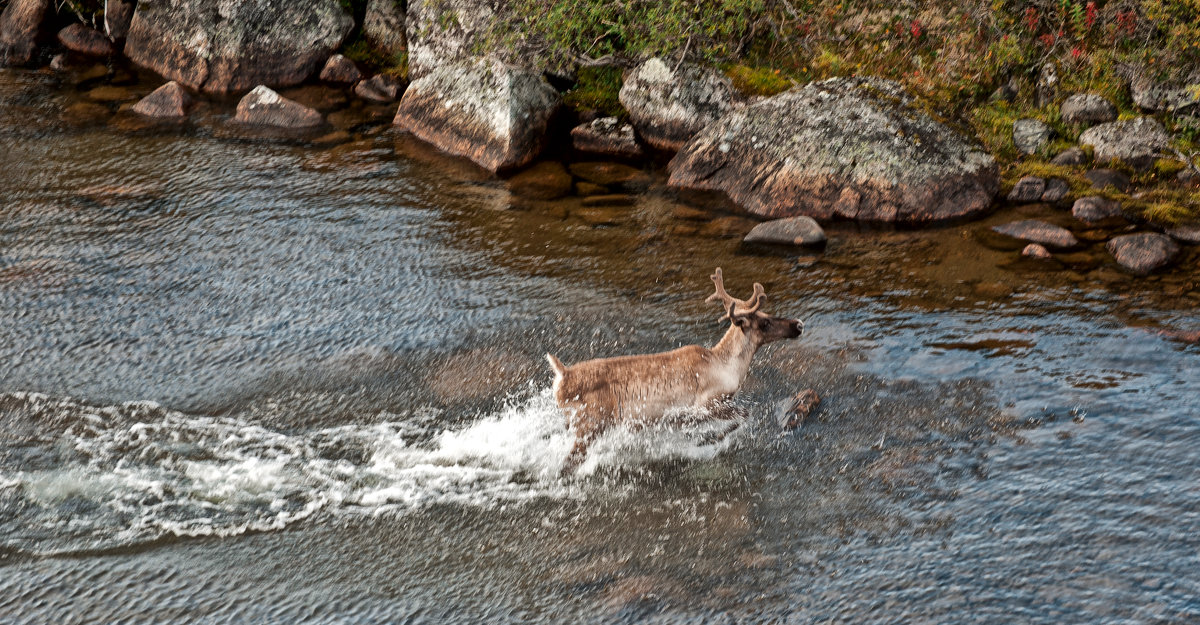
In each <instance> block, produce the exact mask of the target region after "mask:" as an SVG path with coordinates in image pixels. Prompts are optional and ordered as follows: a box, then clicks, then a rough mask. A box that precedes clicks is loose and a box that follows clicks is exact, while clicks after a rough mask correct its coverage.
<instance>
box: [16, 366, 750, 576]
mask: <svg viewBox="0 0 1200 625" xmlns="http://www.w3.org/2000/svg"><path fill="white" fill-rule="evenodd" d="M3 399H4V400H5V402H9V403H12V402H16V403H17V404H18V407H17V408H16V409H15V410H11V411H10V415H14V414H15V415H17V419H18V420H19V419H20V418H22V415H23V416H24V418H26V419H30V420H33V419H38V418H42V419H44V418H45V416H46V415H55V417H54V419H55V421H57V422H58V423H60V428H59V429H60V430H61V431H60V432H59V433H57V434H55V433H51V434H50V435H44V434H43V435H42V436H40V438H38V439H37V440H35V441H31V440H20V439H18V440H17V441H16V444H10V442H5V444H4V447H3V448H2V449H0V451H3V452H4V453H3V454H0V510H5V511H6V513H5V516H3V517H0V529H2V530H3V532H2V535H3V536H4V538H2V539H0V541H3V542H0V545H2V546H3V547H5V548H8V549H13V550H18V551H23V552H26V553H33V554H43V555H44V554H55V553H71V552H78V551H87V550H97V549H108V548H112V547H118V546H126V545H131V544H139V543H144V542H147V541H151V540H156V539H160V538H162V537H166V536H231V535H237V534H241V533H244V532H247V531H271V530H279V529H282V528H284V527H287V526H288V525H291V524H293V523H295V522H297V521H300V520H303V519H307V518H309V517H311V516H313V515H314V514H316V513H318V512H319V511H320V512H325V513H329V514H335V515H337V514H383V513H404V512H406V511H412V510H417V509H420V508H423V507H426V506H429V505H432V504H451V505H470V506H489V505H494V504H508V503H514V502H522V501H529V500H533V499H537V498H543V497H551V498H567V497H585V496H587V495H588V486H587V481H586V480H571V479H567V480H564V479H560V478H559V477H558V475H559V470H560V468H561V467H562V465H563V461H564V459H565V458H566V455H567V453H568V451H569V450H570V448H571V445H572V444H573V442H574V438H573V435H572V433H571V432H570V431H569V430H568V429H567V428H566V427H565V426H564V421H563V417H562V414H561V413H560V412H559V410H558V408H557V406H556V405H555V403H554V400H553V398H552V397H551V393H550V391H549V390H542V391H534V392H531V393H530V394H528V396H527V397H525V398H523V399H521V398H513V399H511V400H510V401H509V402H508V403H507V405H506V406H505V407H504V408H502V409H501V410H499V411H498V412H496V413H494V414H491V415H487V416H484V417H482V418H479V419H477V420H476V421H474V422H473V423H471V424H469V425H467V426H465V427H463V428H461V429H455V430H439V429H438V423H440V422H444V419H443V418H442V417H443V415H441V414H440V413H439V412H438V411H436V410H432V409H426V410H418V411H415V412H413V413H411V414H405V415H396V414H386V413H385V414H381V415H379V416H378V419H379V421H378V422H376V423H371V424H359V425H341V426H337V427H330V428H324V429H318V430H314V431H308V432H303V433H298V434H288V433H284V432H280V431H275V430H272V429H269V428H266V427H263V426H261V425H257V424H255V423H250V422H247V421H244V420H242V419H238V418H220V417H209V416H197V415H188V414H184V413H181V412H176V411H171V410H167V409H164V408H162V407H161V406H158V405H157V404H154V403H151V402H131V403H126V404H121V405H117V406H107V407H99V408H97V407H92V406H88V405H85V404H81V403H78V402H75V401H72V400H68V399H55V398H48V397H46V396H43V395H36V394H13V395H8V396H4V397H3ZM10 420H12V417H10ZM707 427H710V426H703V425H702V426H697V427H693V428H689V429H686V430H678V429H666V428H650V429H646V430H642V431H639V432H632V431H628V430H619V431H616V432H613V433H611V434H610V435H608V436H605V437H603V438H602V439H601V440H599V441H597V443H596V444H595V445H594V447H593V450H592V452H591V453H590V454H589V457H588V461H587V462H586V463H585V464H584V465H583V466H582V467H581V468H580V471H579V475H580V476H587V475H591V474H594V473H595V472H596V471H598V470H620V469H624V468H630V467H637V466H641V465H644V464H646V463H648V462H654V461H661V460H664V459H670V458H685V459H708V458H712V457H713V456H715V455H716V454H718V453H720V451H721V450H723V449H724V448H726V447H727V446H728V445H729V444H730V440H731V439H732V437H725V438H724V439H721V440H720V441H718V442H716V443H708V444H702V442H701V440H702V439H703V434H704V431H705V429H706V428H707ZM29 430H30V431H32V430H33V428H32V427H31V428H29ZM697 434H700V435H701V436H697ZM0 440H2V439H0ZM31 443H32V444H31Z"/></svg>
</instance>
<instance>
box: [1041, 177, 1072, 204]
mask: <svg viewBox="0 0 1200 625" xmlns="http://www.w3.org/2000/svg"><path fill="white" fill-rule="evenodd" d="M1070 192H1071V186H1070V185H1068V184H1067V181H1066V180H1063V179H1062V178H1051V179H1049V180H1047V181H1046V190H1045V191H1042V201H1043V202H1046V203H1049V204H1054V203H1055V202H1059V201H1061V200H1062V199H1063V198H1065V197H1067V195H1068V194H1069V193H1070Z"/></svg>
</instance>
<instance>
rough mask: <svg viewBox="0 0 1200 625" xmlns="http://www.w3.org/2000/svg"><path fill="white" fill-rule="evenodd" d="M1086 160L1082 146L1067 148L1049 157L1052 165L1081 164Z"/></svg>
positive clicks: (1085, 153)
mask: <svg viewBox="0 0 1200 625" xmlns="http://www.w3.org/2000/svg"><path fill="white" fill-rule="evenodd" d="M1087 161H1088V156H1087V152H1084V151H1083V148H1078V147H1076V148H1067V149H1065V150H1063V151H1062V152H1059V153H1058V156H1055V157H1054V158H1052V159H1050V162H1051V163H1052V164H1054V165H1083V164H1084V163H1086V162H1087Z"/></svg>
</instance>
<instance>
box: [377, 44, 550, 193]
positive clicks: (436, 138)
mask: <svg viewBox="0 0 1200 625" xmlns="http://www.w3.org/2000/svg"><path fill="white" fill-rule="evenodd" d="M559 103H560V99H559V96H558V92H557V91H555V90H554V89H553V88H552V87H551V86H550V85H549V84H547V83H546V81H545V80H544V79H543V78H542V76H541V74H538V73H536V72H533V71H531V70H527V69H521V68H516V67H511V66H508V65H505V64H503V63H500V62H497V61H494V60H486V59H481V60H477V61H473V62H464V63H455V64H453V65H448V66H444V67H439V68H437V69H435V70H434V71H432V72H430V73H429V74H428V75H427V76H425V77H424V78H420V79H417V80H416V81H414V82H413V83H412V84H411V85H409V87H408V90H407V91H406V92H405V93H404V97H403V98H402V99H401V100H400V108H399V110H397V111H396V118H395V122H394V123H395V124H396V125H397V126H399V127H400V128H401V129H403V130H407V131H409V132H411V133H412V134H414V135H416V136H417V137H418V138H420V139H421V140H423V141H427V142H429V143H432V144H433V145H435V146H437V147H438V149H440V150H443V151H445V152H449V153H451V154H456V155H459V156H465V157H467V158H469V159H471V160H472V161H475V162H476V163H478V164H479V165H481V166H482V167H484V168H485V169H488V170H491V171H493V172H495V171H499V170H505V169H513V168H516V167H521V166H523V165H526V164H528V163H529V162H530V161H532V160H533V159H534V158H536V157H537V155H538V154H539V153H540V152H541V151H542V148H543V147H544V145H545V142H546V127H547V126H548V124H549V122H550V118H551V116H553V115H554V113H555V111H557V110H558V106H559Z"/></svg>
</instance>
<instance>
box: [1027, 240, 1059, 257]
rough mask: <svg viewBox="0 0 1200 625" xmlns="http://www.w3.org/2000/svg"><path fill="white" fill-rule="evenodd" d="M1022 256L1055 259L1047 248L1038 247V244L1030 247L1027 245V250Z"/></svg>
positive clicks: (1032, 244)
mask: <svg viewBox="0 0 1200 625" xmlns="http://www.w3.org/2000/svg"><path fill="white" fill-rule="evenodd" d="M1021 256H1027V257H1029V258H1054V255H1053V254H1051V253H1050V250H1048V249H1046V248H1045V246H1042V245H1038V244H1037V243H1030V244H1029V245H1026V246H1025V249H1023V250H1021Z"/></svg>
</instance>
